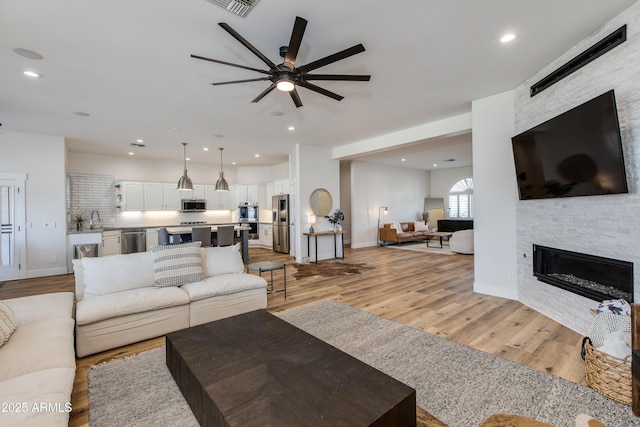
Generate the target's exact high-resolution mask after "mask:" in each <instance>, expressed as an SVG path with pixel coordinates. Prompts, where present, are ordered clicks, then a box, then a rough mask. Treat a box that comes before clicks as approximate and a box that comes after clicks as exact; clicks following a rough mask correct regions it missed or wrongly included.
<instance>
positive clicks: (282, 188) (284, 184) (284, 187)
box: [273, 179, 290, 195]
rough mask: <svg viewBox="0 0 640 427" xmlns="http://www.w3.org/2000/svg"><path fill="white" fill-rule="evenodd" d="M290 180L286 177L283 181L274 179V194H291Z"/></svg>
mask: <svg viewBox="0 0 640 427" xmlns="http://www.w3.org/2000/svg"><path fill="white" fill-rule="evenodd" d="M289 191H290V188H289V180H288V179H284V180H281V181H274V183H273V194H276V195H277V194H289Z"/></svg>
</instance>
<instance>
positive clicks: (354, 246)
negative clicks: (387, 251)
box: [351, 242, 378, 249]
mask: <svg viewBox="0 0 640 427" xmlns="http://www.w3.org/2000/svg"><path fill="white" fill-rule="evenodd" d="M371 246H378V244H377V243H376V242H365V243H355V244H352V245H351V249H359V248H369V247H371Z"/></svg>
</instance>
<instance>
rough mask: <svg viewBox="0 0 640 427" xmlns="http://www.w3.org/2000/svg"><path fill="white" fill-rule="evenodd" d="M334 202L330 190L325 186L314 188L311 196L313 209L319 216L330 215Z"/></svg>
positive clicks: (310, 200) (310, 202)
mask: <svg viewBox="0 0 640 427" xmlns="http://www.w3.org/2000/svg"><path fill="white" fill-rule="evenodd" d="M332 203H333V201H332V200H331V194H329V192H328V191H327V190H325V189H324V188H318V189H316V190H313V193H311V197H309V205H311V210H312V211H313V213H314V214H315V215H317V216H325V215H328V214H329V212H331V206H332Z"/></svg>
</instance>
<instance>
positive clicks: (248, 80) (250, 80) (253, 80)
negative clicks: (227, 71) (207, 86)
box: [211, 77, 271, 86]
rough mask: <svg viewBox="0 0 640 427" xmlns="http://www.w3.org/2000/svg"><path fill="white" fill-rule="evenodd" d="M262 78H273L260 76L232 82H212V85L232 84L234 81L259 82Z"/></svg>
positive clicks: (237, 81) (235, 81) (234, 81)
mask: <svg viewBox="0 0 640 427" xmlns="http://www.w3.org/2000/svg"><path fill="white" fill-rule="evenodd" d="M261 80H271V79H270V78H269V77H259V78H257V79H246V80H233V81H230V82H218V83H211V85H212V86H221V85H231V84H234V83H247V82H259V81H261Z"/></svg>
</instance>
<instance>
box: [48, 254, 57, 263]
mask: <svg viewBox="0 0 640 427" xmlns="http://www.w3.org/2000/svg"><path fill="white" fill-rule="evenodd" d="M49 262H51V264H55V263H56V262H58V257H57V256H52V257H51V258H49Z"/></svg>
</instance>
